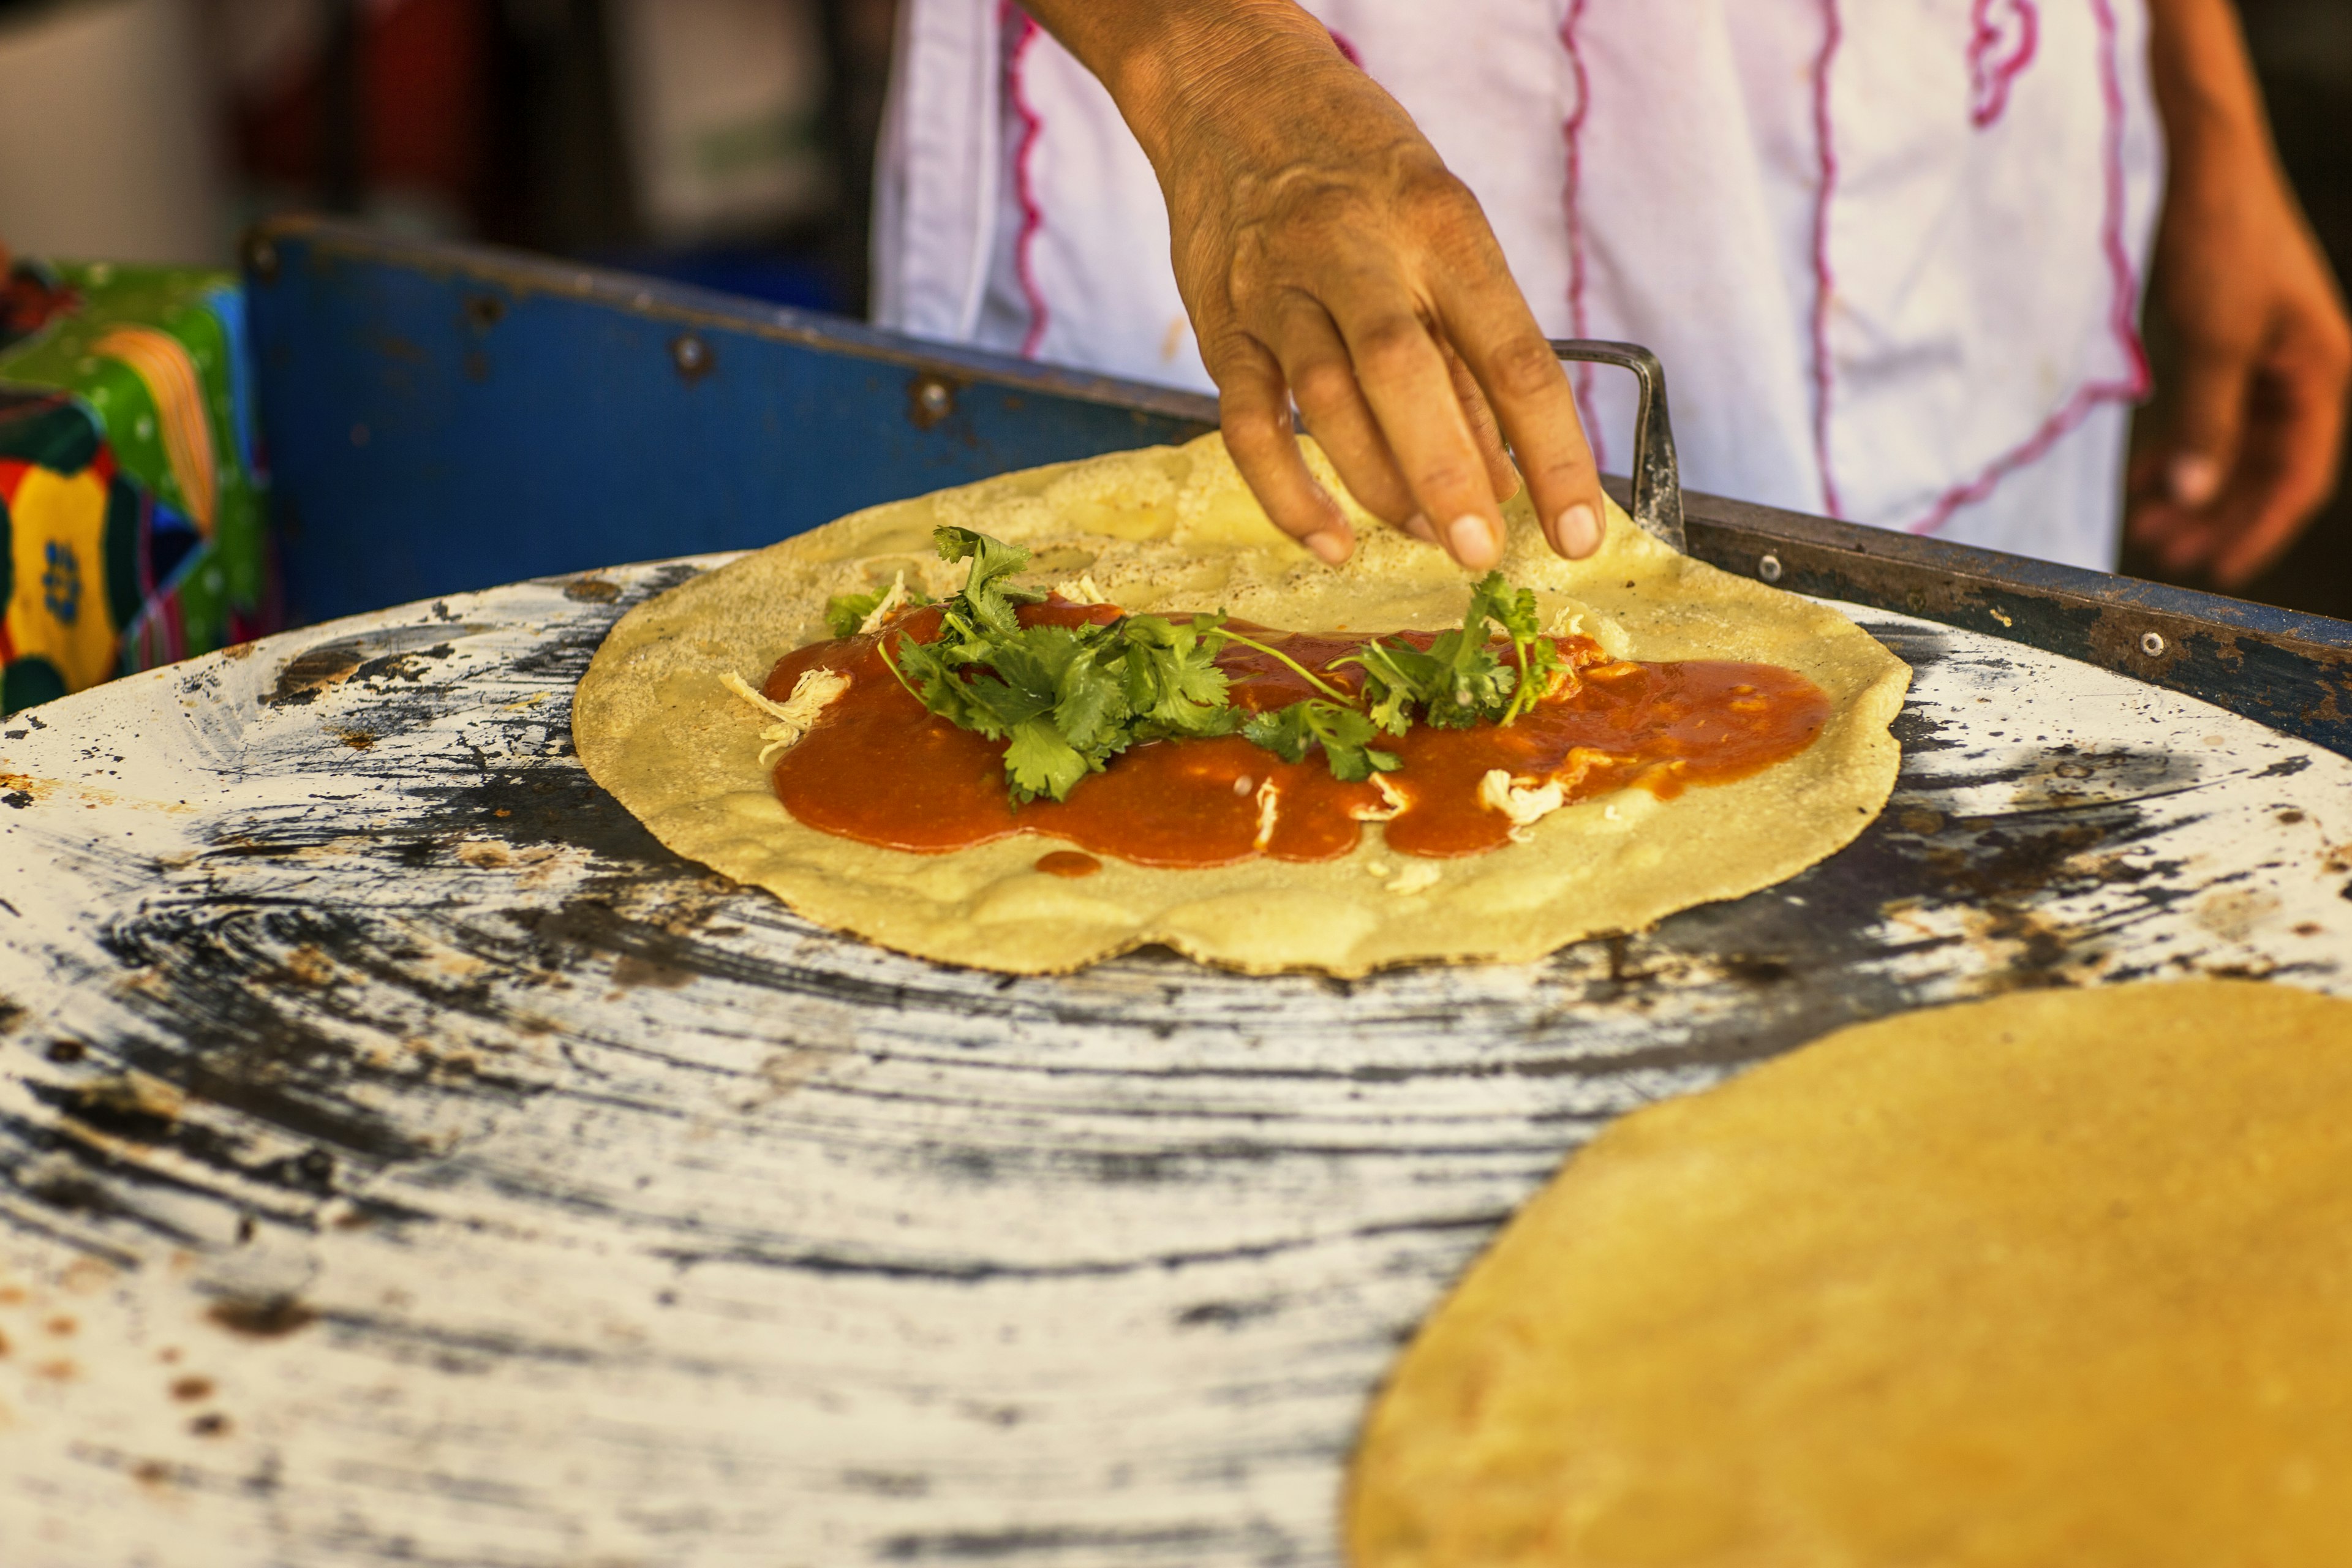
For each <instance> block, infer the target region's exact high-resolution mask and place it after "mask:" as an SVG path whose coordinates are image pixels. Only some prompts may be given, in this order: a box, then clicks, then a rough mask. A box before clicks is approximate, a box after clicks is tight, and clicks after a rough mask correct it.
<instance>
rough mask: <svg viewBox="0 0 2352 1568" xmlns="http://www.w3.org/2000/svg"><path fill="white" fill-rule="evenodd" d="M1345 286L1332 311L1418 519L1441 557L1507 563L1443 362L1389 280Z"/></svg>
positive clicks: (1482, 565) (1398, 286)
mask: <svg viewBox="0 0 2352 1568" xmlns="http://www.w3.org/2000/svg"><path fill="white" fill-rule="evenodd" d="M1349 284H1350V286H1349V287H1348V288H1346V289H1340V290H1335V291H1334V297H1333V298H1331V299H1330V300H1328V304H1329V305H1330V306H1331V309H1332V317H1333V320H1334V321H1335V323H1336V324H1337V325H1338V327H1339V332H1340V334H1341V336H1342V338H1343V340H1344V341H1345V342H1346V343H1347V347H1348V357H1349V361H1350V363H1352V364H1353V365H1354V367H1355V372H1356V382H1357V384H1358V385H1359V386H1360V387H1361V388H1362V390H1363V395H1364V399H1365V402H1366V403H1367V404H1368V405H1370V408H1371V411H1372V415H1373V416H1374V417H1375V418H1377V419H1378V420H1379V421H1380V426H1381V430H1382V431H1383V432H1384V433H1385V434H1386V436H1387V437H1388V444H1389V449H1390V451H1391V452H1392V453H1393V454H1394V455H1395V459H1396V464H1397V468H1398V469H1399V471H1400V472H1401V473H1402V476H1403V478H1404V482H1405V486H1406V488H1407V489H1409V490H1410V491H1411V492H1412V500H1413V503H1414V507H1415V510H1418V511H1419V512H1420V513H1421V514H1422V515H1423V517H1425V518H1428V519H1429V520H1430V521H1431V523H1432V525H1433V529H1434V531H1435V532H1436V535H1437V541H1438V543H1439V544H1440V545H1442V546H1443V547H1444V550H1445V552H1446V553H1447V554H1449V555H1451V556H1453V557H1454V560H1456V561H1458V562H1460V563H1462V564H1463V565H1464V566H1465V567H1467V568H1468V569H1469V570H1471V571H1473V572H1486V571H1489V570H1491V569H1492V568H1493V567H1494V566H1495V564H1496V563H1497V562H1499V561H1500V560H1501V559H1502V558H1503V513H1502V509H1501V507H1500V506H1499V505H1498V504H1497V503H1496V500H1495V491H1494V487H1493V485H1492V483H1491V481H1490V480H1489V478H1488V470H1487V466H1486V458H1485V456H1484V455H1483V454H1482V453H1481V452H1480V450H1479V447H1478V440H1477V437H1476V436H1475V434H1474V433H1473V432H1472V429H1471V425H1470V418H1469V416H1468V415H1467V414H1466V413H1465V411H1464V409H1463V406H1462V401H1461V399H1460V398H1459V397H1457V396H1456V395H1454V376H1453V373H1452V372H1451V371H1450V370H1449V369H1448V368H1447V366H1446V363H1445V355H1444V353H1442V352H1441V351H1440V349H1439V347H1438V343H1437V339H1436V338H1435V337H1434V336H1433V335H1432V333H1431V331H1430V324H1429V322H1428V321H1427V320H1426V319H1425V318H1424V317H1423V314H1422V312H1421V310H1420V308H1419V302H1418V301H1417V300H1415V299H1414V298H1413V296H1412V294H1411V293H1410V292H1409V291H1408V290H1407V289H1405V288H1404V287H1403V285H1402V280H1401V279H1398V278H1397V277H1396V276H1395V275H1393V274H1388V275H1386V276H1380V275H1374V276H1365V275H1362V274H1359V275H1358V276H1357V277H1355V278H1354V279H1349Z"/></svg>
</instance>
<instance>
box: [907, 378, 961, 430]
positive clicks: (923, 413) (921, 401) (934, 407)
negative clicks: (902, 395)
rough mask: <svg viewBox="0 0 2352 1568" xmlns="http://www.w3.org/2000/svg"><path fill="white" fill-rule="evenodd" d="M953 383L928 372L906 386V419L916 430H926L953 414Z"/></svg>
mask: <svg viewBox="0 0 2352 1568" xmlns="http://www.w3.org/2000/svg"><path fill="white" fill-rule="evenodd" d="M955 405H956V389H955V383H953V382H951V381H950V380H948V379H947V377H945V376H943V375H935V374H930V373H929V372H926V373H924V374H920V375H918V376H917V377H915V379H914V380H912V381H910V382H908V384H907V417H908V420H909V421H911V422H912V423H913V425H914V426H915V428H916V429H918V430H928V429H929V428H930V427H931V426H934V425H937V424H938V423H939V422H940V420H942V419H945V418H946V417H947V416H949V415H950V414H953V413H954V412H955Z"/></svg>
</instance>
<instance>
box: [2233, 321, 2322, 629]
mask: <svg viewBox="0 0 2352 1568" xmlns="http://www.w3.org/2000/svg"><path fill="white" fill-rule="evenodd" d="M2347 375H2352V345H2347V344H2346V343H2344V342H2341V341H2340V335H2330V334H2326V333H2317V332H2315V333H2314V334H2313V335H2312V337H2311V338H2310V339H2308V340H2305V341H2302V342H2290V343H2289V344H2288V345H2286V348H2285V351H2284V352H2283V353H2281V354H2280V355H2279V356H2278V358H2277V361H2276V363H2275V364H2274V365H2273V367H2272V368H2270V369H2268V370H2266V371H2265V373H2264V374H2263V376H2262V377H2261V378H2260V379H2259V381H2258V383H2257V389H2258V394H2259V395H2258V396H2257V397H2256V399H2255V403H2254V412H2253V416H2252V424H2253V426H2254V429H2253V430H2252V432H2250V434H2249V437H2248V440H2247V442H2246V445H2247V447H2249V448H2255V450H2252V451H2251V452H2250V454H2249V455H2250V456H2251V457H2253V458H2257V459H2258V461H2255V462H2250V463H2248V464H2247V465H2246V467H2248V468H2252V470H2253V473H2252V475H2250V478H2251V479H2252V480H2253V484H2252V487H2251V488H2252V492H2253V493H2252V494H2250V495H2248V496H2247V497H2246V498H2245V500H2244V502H2243V505H2244V507H2245V521H2244V523H2243V524H2242V526H2241V527H2240V528H2239V529H2238V530H2236V531H2235V532H2234V533H2233V534H2231V536H2229V537H2227V538H2225V539H2223V540H2221V541H2220V542H2219V546H2218V548H2217V549H2216V550H2215V551H2214V552H2213V555H2212V566H2211V570H2212V574H2213V580H2214V581H2215V582H2216V583H2218V584H2220V585H2221V586H2222V587H2224V588H2231V589H2235V588H2242V587H2243V586H2245V585H2246V584H2248V583H2250V582H2252V581H2253V579H2254V578H2256V577H2258V576H2260V575H2261V574H2263V572H2264V571H2265V570H2266V569H2268V568H2269V567H2270V566H2271V565H2272V563H2274V562H2275V561H2277V559H2278V558H2279V557H2280V556H2281V555H2283V554H2284V553H2285V552H2286V549H2287V546H2289V545H2290V544H2292V543H2294V540H2295V536H2296V535H2297V534H2299V533H2301V532H2302V531H2303V529H2304V525H2305V523H2307V522H2309V521H2311V518H2312V516H2313V515H2314V514H2315V512H2317V511H2318V510H2319V508H2320V507H2321V506H2322V505H2323V504H2324V503H2325V502H2326V500H2327V497H2328V495H2329V493H2330V492H2331V491H2333V490H2334V489H2335V488H2336V459H2337V456H2338V454H2339V452H2340V450H2341V447H2342V443H2343V439H2344V417H2345V384H2346V381H2347Z"/></svg>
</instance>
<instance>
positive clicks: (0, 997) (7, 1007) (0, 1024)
mask: <svg viewBox="0 0 2352 1568" xmlns="http://www.w3.org/2000/svg"><path fill="white" fill-rule="evenodd" d="M25 1016H26V1015H25V1009H24V1007H23V1006H22V1005H20V1004H18V1003H17V1002H16V1001H15V1000H14V999H12V998H11V997H10V996H9V995H8V994H7V993H6V992H5V991H0V1035H11V1034H14V1033H16V1026H17V1025H19V1024H21V1023H23V1022H24V1021H25Z"/></svg>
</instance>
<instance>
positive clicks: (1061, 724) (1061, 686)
mask: <svg viewBox="0 0 2352 1568" xmlns="http://www.w3.org/2000/svg"><path fill="white" fill-rule="evenodd" d="M933 537H934V538H935V539H936V540H937V542H938V544H939V550H940V557H941V558H942V559H944V560H948V561H963V560H969V561H971V572H970V574H968V575H967V576H966V578H965V579H964V585H963V588H962V590H961V592H959V593H958V594H957V595H955V596H954V597H953V598H951V599H949V600H948V601H947V602H946V604H945V605H943V606H942V608H941V611H940V634H939V636H938V637H937V638H936V639H934V640H933V641H930V642H928V643H918V642H914V641H912V640H910V639H908V638H905V637H900V638H898V639H897V646H896V648H895V650H894V649H893V648H892V647H890V646H889V645H888V644H887V643H886V644H885V646H884V648H883V657H884V658H886V659H890V660H891V668H892V669H893V670H895V671H896V672H897V674H898V679H900V680H901V681H902V682H904V683H905V684H906V687H907V689H908V690H909V691H911V692H913V693H914V694H915V698H916V700H918V701H919V702H921V703H922V705H923V706H924V707H925V708H927V709H929V710H930V711H932V712H933V713H936V714H938V715H939V716H940V717H941V718H943V719H945V720H947V721H949V722H950V723H951V724H954V725H955V726H956V727H958V728H959V729H964V730H970V731H974V732H976V733H978V734H982V735H985V736H987V737H988V738H989V739H990V740H992V741H1003V742H1007V744H1006V747H1005V752H1004V778H1005V784H1006V785H1007V787H1008V788H1009V789H1010V791H1011V793H1012V795H1013V799H1014V800H1015V801H1030V800H1035V799H1037V798H1038V797H1039V796H1041V795H1043V796H1049V797H1051V798H1052V799H1055V800H1064V799H1067V798H1068V796H1069V793H1070V791H1071V789H1072V788H1073V787H1074V786H1075V785H1076V784H1077V783H1078V781H1079V780H1081V779H1083V778H1085V777H1086V776H1087V774H1088V773H1100V772H1101V771H1102V770H1103V768H1104V767H1105V766H1106V765H1108V763H1109V762H1110V760H1111V758H1113V757H1115V756H1117V755H1118V754H1119V753H1120V752H1124V751H1125V750H1127V749H1128V748H1129V746H1132V745H1135V744H1137V743H1139V742H1143V741H1157V740H1167V739H1172V738H1177V737H1194V736H1206V735H1230V734H1232V733H1233V732H1234V730H1235V729H1236V728H1238V727H1239V725H1240V722H1241V714H1240V712H1239V711H1238V710H1236V709H1235V708H1234V706H1233V704H1232V702H1231V701H1230V700H1229V699H1228V698H1227V695H1226V679H1225V672H1224V671H1223V670H1222V669H1219V668H1217V666H1216V662H1215V661H1216V656H1217V651H1218V649H1219V648H1220V647H1223V640H1222V637H1221V635H1220V633H1219V631H1218V627H1219V626H1220V624H1221V623H1222V621H1223V617H1222V616H1192V617H1191V618H1190V619H1189V620H1187V621H1182V622H1179V621H1171V620H1170V619H1168V618H1167V617H1165V616H1121V617H1120V618H1118V620H1116V621H1112V622H1108V623H1107V624H1106V623H1095V622H1082V623H1080V624H1078V625H1076V626H1023V625H1022V624H1021V620H1020V607H1021V606H1022V605H1026V604H1034V603H1035V602H1036V601H1038V600H1039V599H1042V598H1044V597H1045V595H1042V594H1037V593H1034V592H1031V591H1030V590H1028V589H1024V588H1017V587H1014V586H1013V584H1010V583H1008V582H1007V581H1005V579H1007V578H1009V577H1011V576H1013V574H1016V573H1018V572H1020V571H1021V570H1022V569H1023V568H1024V567H1025V566H1027V565H1028V564H1029V552H1027V551H1026V550H1024V549H1022V548H1021V547H1020V546H1019V545H1015V544H1006V543H1004V542H1002V541H1000V540H995V539H991V538H990V537H989V536H988V535H986V534H984V533H975V532H973V531H971V530H970V529H964V528H942V529H940V530H939V531H938V532H937V533H936V534H935V535H934V536H933ZM894 654H895V657H894Z"/></svg>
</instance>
